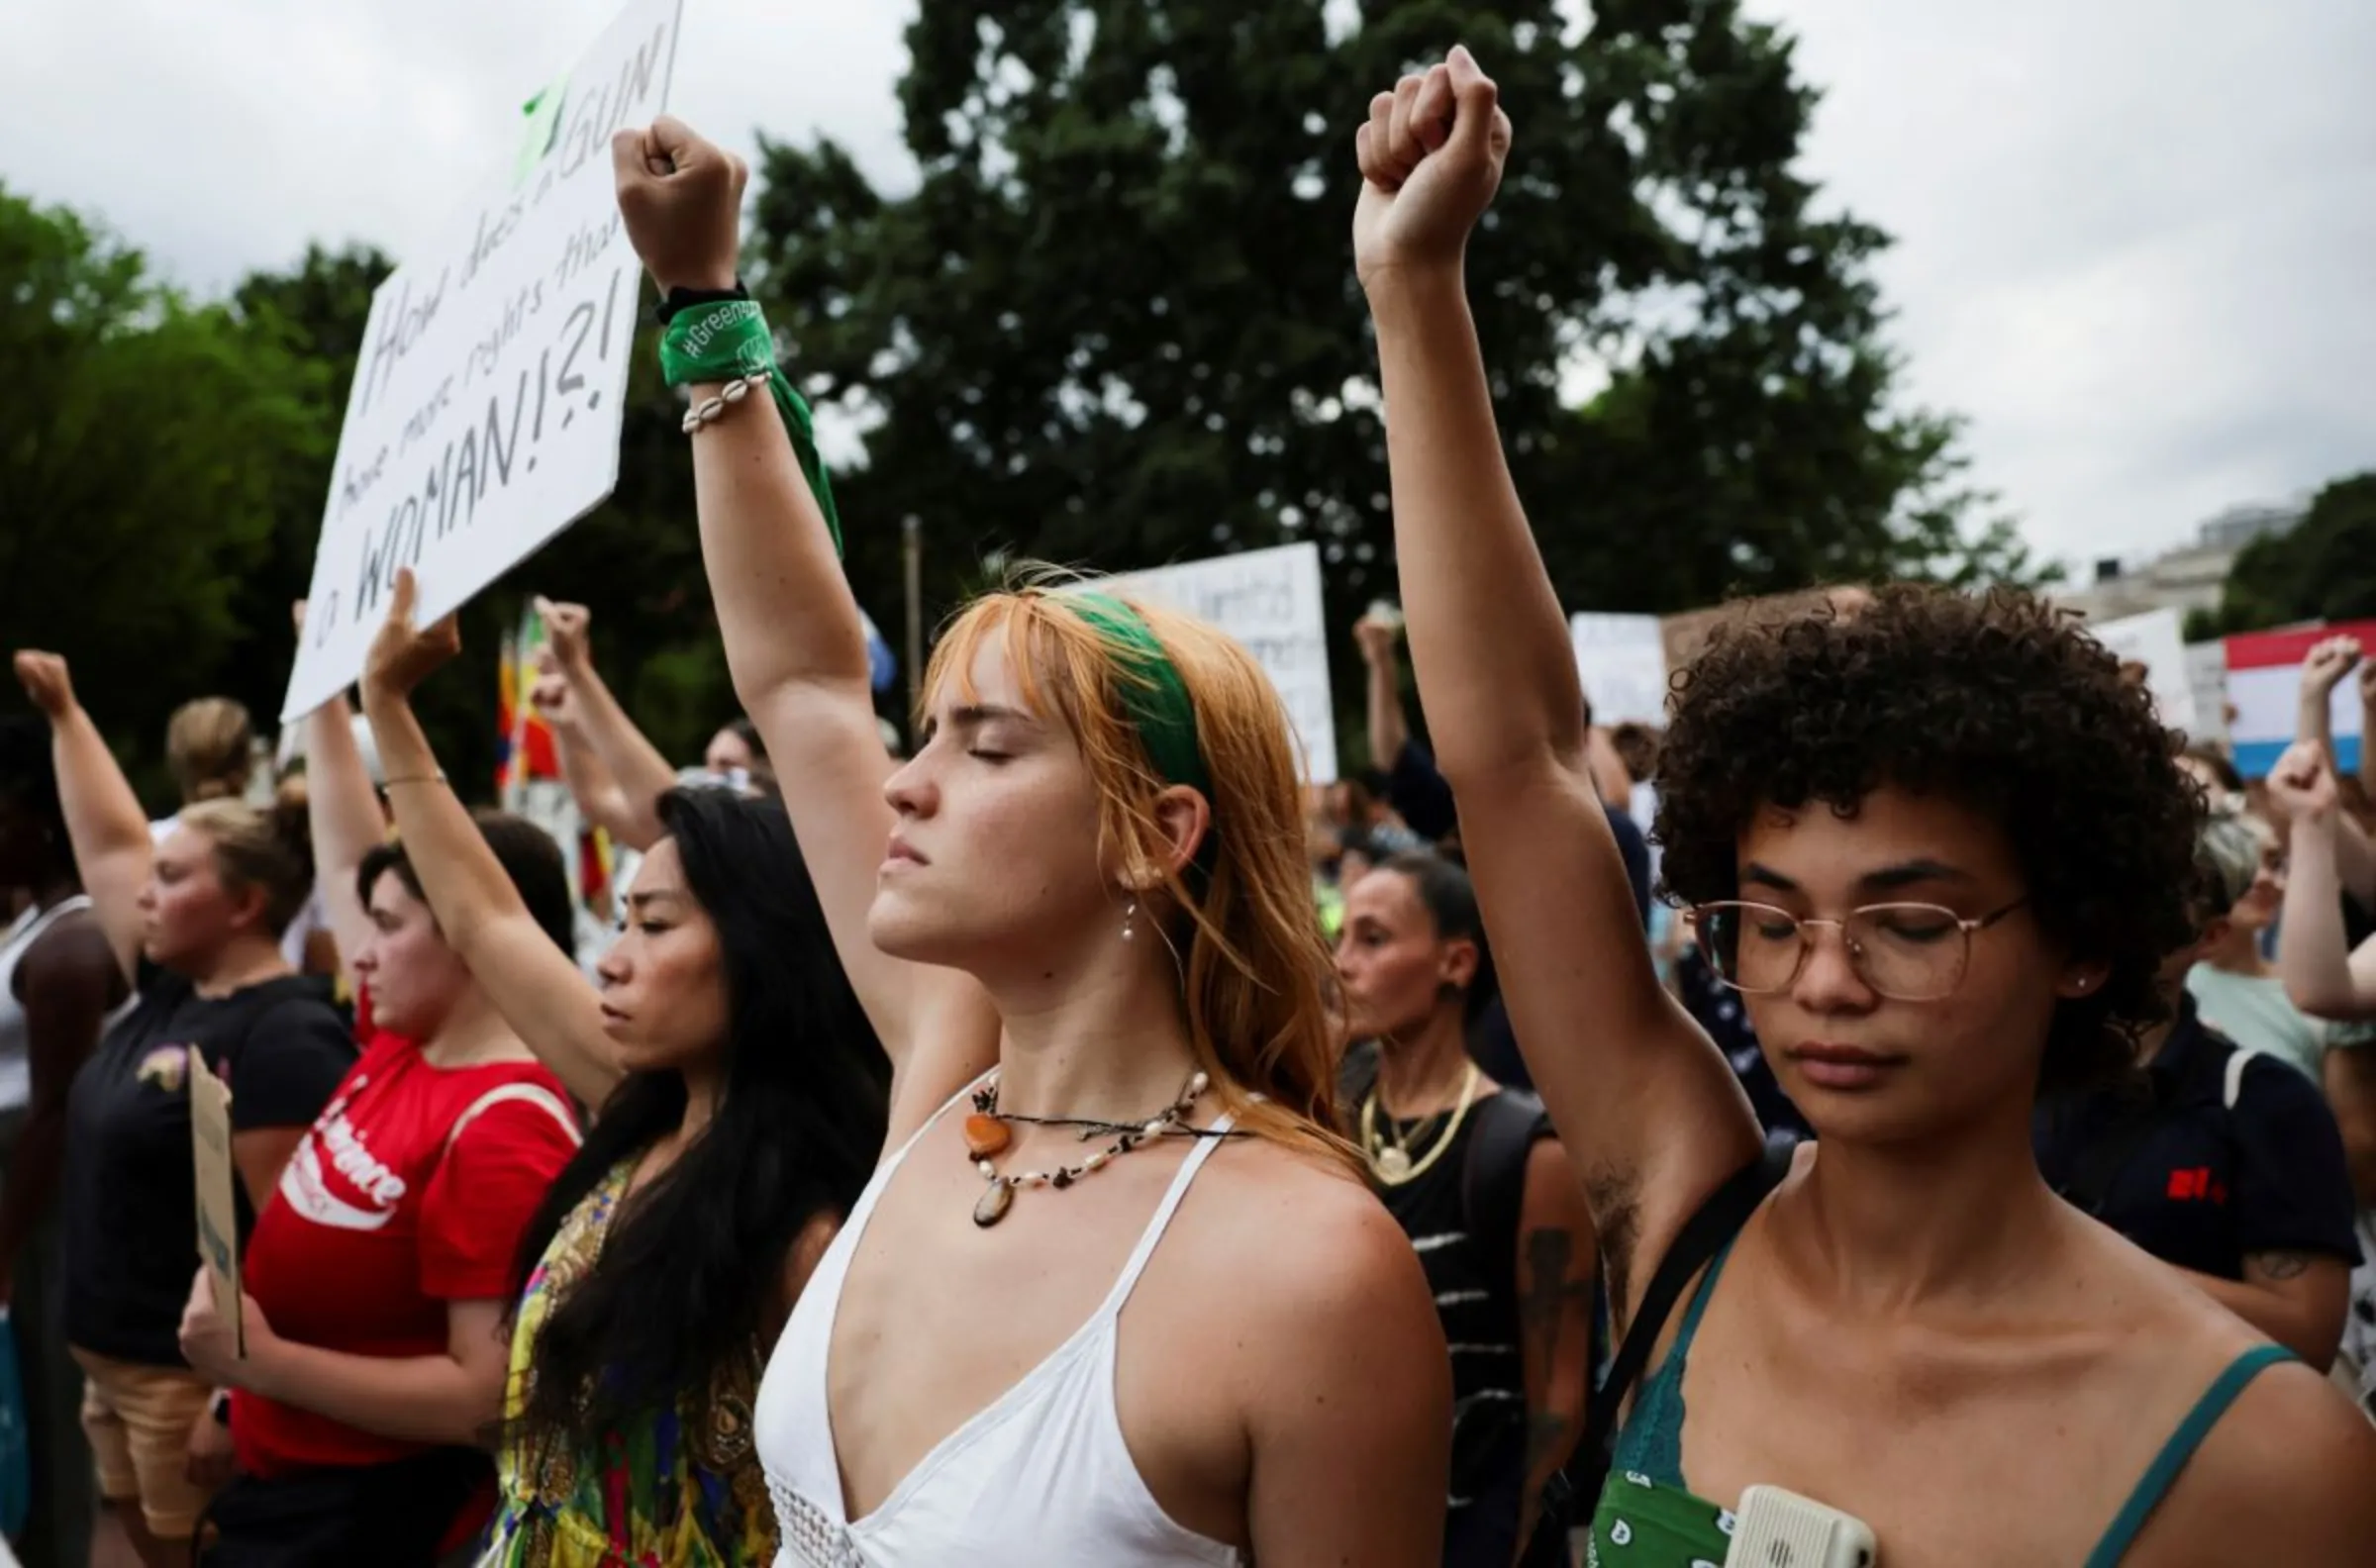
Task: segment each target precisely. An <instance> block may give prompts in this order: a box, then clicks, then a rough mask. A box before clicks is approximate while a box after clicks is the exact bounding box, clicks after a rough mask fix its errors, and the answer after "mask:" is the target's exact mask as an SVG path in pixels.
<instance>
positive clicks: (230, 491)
mask: <svg viewBox="0 0 2376 1568" xmlns="http://www.w3.org/2000/svg"><path fill="white" fill-rule="evenodd" d="M0 365H4V366H5V367H6V372H7V373H6V374H5V375H0V432H5V435H0V627H4V628H6V637H7V639H8V641H9V642H10V643H11V644H13V645H16V646H26V645H49V646H54V647H58V648H62V649H65V650H67V651H68V652H69V653H70V654H71V655H72V657H73V663H74V670H75V677H76V680H77V683H78V685H79V687H80V689H81V690H82V692H83V693H84V695H85V697H86V700H87V701H88V702H89V704H90V706H91V709H92V711H93V712H94V713H95V714H98V715H100V716H102V718H103V719H104V720H105V721H106V722H107V723H108V725H109V729H110V732H111V734H112V735H114V736H115V738H116V739H117V741H118V742H119V744H120V745H122V746H123V748H124V750H125V752H126V753H127V754H128V755H129V756H131V757H132V758H134V759H136V761H137V760H141V759H147V760H149V761H153V759H154V758H155V756H156V754H157V752H158V750H159V748H160V742H161V735H162V731H163V723H164V718H165V715H166V713H167V712H169V711H170V709H171V707H172V705H173V703H174V702H175V701H177V700H178V699H179V697H181V696H186V695H189V694H190V693H191V692H193V691H195V690H200V689H203V686H204V683H206V682H208V681H210V680H213V679H215V678H217V677H218V676H220V675H222V674H223V673H225V671H226V669H227V665H228V661H229V658H230V655H231V653H232V650H233V648H234V645H235V643H236V641H237V639H238V638H239V637H240V635H241V629H242V624H243V621H244V619H245V617H246V615H247V610H246V609H245V607H244V604H243V595H244V588H245V585H246V584H247V582H248V581H249V579H250V577H251V575H252V574H253V573H255V572H256V571H257V570H258V568H259V567H260V566H261V565H262V564H263V563H265V562H266V561H268V560H269V559H270V557H271V554H272V550H273V544H274V539H273V531H274V523H275V515H274V509H275V506H276V505H277V504H278V503H280V502H281V501H282V500H283V499H284V490H285V485H286V483H287V476H289V475H290V474H292V473H294V472H297V471H299V470H301V469H302V468H304V467H305V466H306V465H307V464H309V463H315V462H319V461H321V460H322V459H323V457H324V455H325V454H324V452H323V447H324V444H325V441H326V440H327V439H328V438H326V437H325V435H324V432H323V429H322V425H321V422H320V420H319V418H318V417H316V415H315V413H314V410H313V403H314V401H315V400H316V399H317V398H318V397H319V396H320V394H321V391H322V388H323V387H324V386H325V385H326V383H327V377H328V374H329V372H328V370H327V369H326V368H325V367H324V366H322V365H321V364H319V363H316V362H314V361H312V360H310V359H307V358H305V357H302V356H300V355H298V354H297V353H294V352H292V351H290V349H289V347H288V346H287V345H286V344H284V343H280V342H277V341H274V340H273V339H270V338H268V337H263V336H259V335H257V334H254V333H251V332H248V331H247V330H246V328H245V327H244V325H243V323H242V321H241V319H240V317H239V315H238V313H237V312H236V311H235V310H233V309H232V308H229V307H226V306H221V305H197V304H193V303H191V302H190V301H188V300H186V299H184V298H182V297H181V296H180V295H179V294H177V293H176V292H174V291H173V290H171V289H169V288H167V287H164V286H163V285H161V284H160V283H158V282H157V281H156V280H155V279H153V278H152V277H151V276H150V275H149V272H148V266H147V263H146V261H145V258H144V257H143V256H142V254H141V253H140V251H138V250H136V249H134V248H132V247H130V246H128V245H123V244H122V243H121V242H119V241H117V240H115V239H114V238H112V237H111V236H109V235H108V234H106V233H105V232H104V231H102V230H100V229H99V228H97V227H96V226H94V225H92V224H89V223H86V222H85V221H83V220H82V219H80V218H78V217H77V216H75V215H74V214H72V213H69V212H64V211H60V210H56V209H51V208H43V207H37V206H35V205H34V204H32V203H31V202H28V201H25V200H23V199H21V198H18V197H15V196H12V195H9V194H8V193H7V192H6V191H4V190H0ZM333 429H334V433H335V427H334V428H333ZM316 506H317V508H318V507H319V500H318V498H317V501H316ZM279 625H280V626H282V627H283V628H285V627H286V625H287V613H286V610H285V609H284V610H283V611H282V612H281V614H280V618H279ZM284 640H285V633H284ZM165 671H170V672H171V675H172V679H171V680H170V681H163V680H160V679H159V678H158V677H159V674H160V672H165Z"/></svg>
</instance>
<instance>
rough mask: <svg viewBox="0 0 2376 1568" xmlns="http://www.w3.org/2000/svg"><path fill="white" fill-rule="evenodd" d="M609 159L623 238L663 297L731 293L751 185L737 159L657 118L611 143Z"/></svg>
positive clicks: (685, 127) (680, 124) (678, 122)
mask: <svg viewBox="0 0 2376 1568" xmlns="http://www.w3.org/2000/svg"><path fill="white" fill-rule="evenodd" d="M611 161H612V163H613V165H614V166H615V167H616V169H617V172H618V177H619V216H620V218H621V219H622V220H624V221H625V222H626V224H627V237H628V239H629V240H630V241H631V242H633V243H634V245H635V247H636V254H637V255H639V256H641V257H643V259H644V270H645V271H647V272H649V273H650V274H651V280H652V281H653V282H654V283H656V284H658V285H659V286H660V290H661V292H662V293H665V292H667V291H668V290H669V289H674V288H689V289H729V288H733V287H734V286H735V257H736V255H737V253H738V252H739V251H740V250H741V249H742V244H743V186H744V185H745V184H747V183H748V182H749V180H750V170H749V169H748V168H747V167H745V166H744V165H743V160H742V159H741V158H739V157H736V156H735V155H734V154H733V153H731V152H728V151H726V150H725V149H724V148H722V147H718V146H716V145H715V144H714V143H709V142H704V141H703V140H702V139H701V138H700V137H698V136H695V135H694V134H693V128H692V127H690V126H688V125H686V124H685V123H684V122H683V121H682V120H678V119H674V118H672V117H671V116H668V115H662V116H660V117H659V118H658V119H657V120H654V121H653V122H652V123H651V125H650V126H649V127H648V128H647V129H645V130H642V131H622V132H620V133H619V134H618V135H616V136H614V137H612V138H611Z"/></svg>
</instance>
